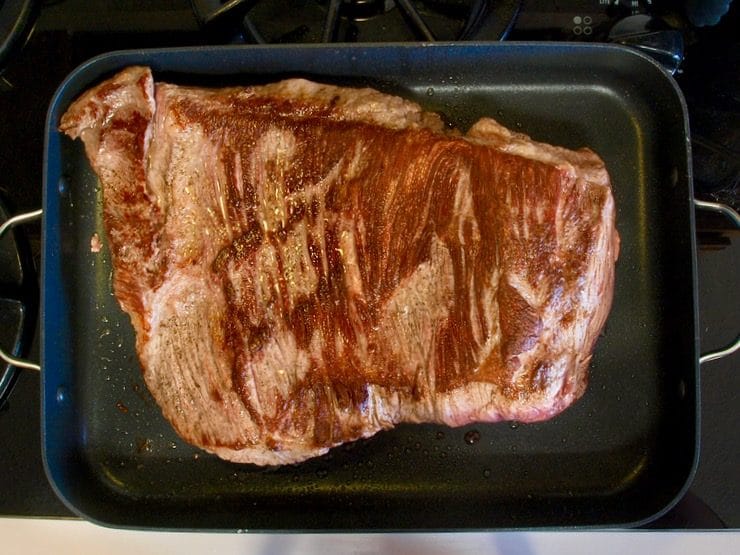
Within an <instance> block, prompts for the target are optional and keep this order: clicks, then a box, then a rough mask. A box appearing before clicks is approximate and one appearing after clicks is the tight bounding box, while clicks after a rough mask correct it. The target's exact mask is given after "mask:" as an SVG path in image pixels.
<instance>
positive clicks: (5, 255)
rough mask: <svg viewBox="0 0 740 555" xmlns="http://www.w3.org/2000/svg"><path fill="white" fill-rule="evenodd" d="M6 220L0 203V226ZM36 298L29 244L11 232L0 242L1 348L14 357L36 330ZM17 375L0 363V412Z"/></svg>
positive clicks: (29, 340)
mask: <svg viewBox="0 0 740 555" xmlns="http://www.w3.org/2000/svg"><path fill="white" fill-rule="evenodd" d="M8 218H9V214H8V211H7V210H6V208H5V206H4V205H3V204H2V202H0V224H1V223H4V222H5V221H7V220H8ZM38 295H39V293H38V284H37V283H36V272H35V271H34V267H33V260H32V257H31V251H30V249H29V246H28V242H27V241H26V239H25V237H24V236H23V234H22V233H21V232H20V231H19V230H18V229H14V230H10V231H9V232H7V233H6V234H4V235H3V237H2V238H0V346H2V347H3V349H4V350H5V351H6V352H7V353H10V354H12V355H13V356H24V355H25V354H26V353H27V350H28V346H29V345H30V343H31V340H32V338H33V333H34V328H35V326H36V312H37V309H38ZM19 372H20V370H19V369H18V368H15V367H12V366H9V365H6V364H4V363H3V362H2V361H0V409H1V408H3V406H4V405H5V402H6V400H7V397H8V395H10V393H11V391H12V389H13V385H14V384H15V381H16V380H17V378H18V374H19Z"/></svg>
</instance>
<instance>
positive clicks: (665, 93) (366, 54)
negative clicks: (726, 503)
mask: <svg viewBox="0 0 740 555" xmlns="http://www.w3.org/2000/svg"><path fill="white" fill-rule="evenodd" d="M132 64H145V65H149V66H151V67H152V69H153V71H154V74H155V78H156V79H157V80H166V81H170V82H175V83H179V84H192V85H212V86H221V85H243V84H254V83H264V82H268V81H274V80H277V79H280V78H283V77H287V76H304V77H308V78H311V79H315V80H319V81H324V82H330V83H337V84H341V85H354V86H365V85H369V86H373V87H376V88H378V89H380V90H382V91H386V92H389V93H393V94H397V95H400V96H403V97H406V98H410V99H413V100H416V101H418V102H419V103H421V104H422V105H423V106H424V107H425V108H427V109H428V110H436V111H439V112H441V113H443V114H444V117H445V118H447V120H449V121H450V122H451V123H453V124H454V125H455V126H457V127H460V128H462V129H465V128H467V127H469V126H470V125H471V124H472V123H473V122H474V121H476V120H477V119H478V118H480V117H482V116H493V117H494V118H496V119H498V120H499V121H501V122H502V123H504V124H505V125H507V126H508V127H510V128H512V129H514V130H521V131H524V132H526V133H528V134H530V135H531V136H532V137H534V138H535V139H537V140H541V141H547V142H550V143H554V144H560V145H565V146H568V147H572V148H578V147H582V146H589V147H591V148H592V149H594V150H595V151H596V152H598V153H599V154H600V155H601V156H602V157H603V159H604V160H605V161H606V164H607V167H608V169H609V172H610V174H611V177H612V182H613V187H614V196H615V199H616V206H617V211H618V215H617V222H618V224H617V225H618V229H619V233H620V235H621V238H622V249H621V254H620V258H619V261H618V265H617V273H616V291H615V297H614V307H613V310H612V312H611V315H610V317H609V321H608V324H607V327H606V330H605V332H604V334H603V337H601V338H600V340H599V342H598V344H597V348H596V353H595V356H594V359H593V365H592V369H591V380H590V385H589V388H588V391H587V393H586V394H585V396H584V397H583V398H582V399H581V400H580V401H579V402H577V403H576V404H575V405H574V406H573V407H572V408H570V409H568V410H567V411H566V412H565V413H563V414H562V415H561V416H558V417H557V418H555V419H553V420H551V421H548V422H543V423H540V424H534V425H518V424H516V423H500V424H495V425H471V426H467V427H464V428H459V429H449V428H446V427H442V426H434V425H420V426H419V425H416V426H413V425H404V426H400V427H398V428H397V429H396V430H393V431H390V432H386V433H380V434H378V435H377V436H375V437H374V438H371V439H368V440H364V441H359V442H357V443H354V444H350V445H346V446H343V447H339V448H336V449H334V450H332V451H331V452H330V453H329V454H327V455H326V456H323V457H321V458H318V459H315V460H311V461H308V462H305V463H303V464H299V465H292V466H283V467H277V468H260V467H256V466H251V465H236V464H231V463H227V462H224V461H221V460H219V459H217V458H215V457H213V456H210V455H207V454H205V453H202V452H200V451H199V450H197V449H194V448H192V447H189V446H188V445H186V444H185V443H183V442H182V441H181V440H180V439H179V438H178V437H177V436H176V435H175V433H174V432H173V431H172V429H171V428H170V426H169V425H168V424H167V423H166V422H165V420H164V419H163V417H162V416H161V414H160V411H159V409H158V407H157V406H156V404H155V403H154V402H153V400H152V398H151V396H150V395H149V393H148V392H147V390H146V387H145V385H144V383H143V380H142V378H141V374H140V368H139V364H138V361H137V358H136V355H135V351H134V337H133V332H132V328H131V326H130V324H129V323H128V321H127V317H126V316H125V315H124V314H123V313H122V312H121V310H120V309H119V307H118V305H117V302H116V300H115V298H114V297H113V296H112V293H111V265H110V260H109V257H108V252H107V249H105V248H104V249H103V251H102V252H101V253H98V254H95V253H92V252H91V250H90V239H91V236H92V235H93V233H95V232H98V233H100V234H101V236H102V225H101V210H100V206H101V197H100V195H101V192H100V187H99V183H98V180H97V178H96V176H95V174H94V173H93V172H92V170H91V169H90V166H89V164H88V162H87V159H86V157H85V155H84V151H83V147H82V144H81V143H80V142H73V141H71V140H69V139H67V138H66V137H63V136H62V135H61V134H60V133H59V132H58V131H57V129H56V127H57V125H58V122H59V119H60V116H61V115H62V113H64V111H65V110H66V109H67V107H68V106H69V104H70V102H71V101H72V100H73V99H74V98H75V97H76V96H77V95H79V94H80V93H81V92H82V91H84V90H85V89H86V88H87V87H89V86H91V85H93V84H95V83H97V82H99V81H100V80H102V79H104V78H106V77H109V76H110V75H112V74H113V73H114V72H116V71H117V70H120V69H121V68H123V67H125V66H128V65H132ZM688 150H689V143H688V121H687V116H686V107H685V104H684V101H683V98H682V96H681V93H680V91H679V89H678V88H677V86H676V84H675V82H674V81H673V80H672V78H671V77H670V76H669V75H667V74H666V73H665V72H664V71H663V70H662V69H661V68H660V67H659V66H658V65H657V64H655V63H654V62H652V61H651V60H650V59H649V58H646V57H645V56H643V55H641V54H639V53H637V52H635V51H633V50H629V49H626V48H622V47H618V46H605V45H580V44H569V45H563V44H529V43H518V44H455V45H448V44H435V45H431V46H429V45H408V44H404V45H383V46H380V45H370V46H357V45H352V46H350V45H346V46H313V47H306V46H301V47H294V46H282V47H280V46H277V47H275V46H269V47H252V46H246V47H245V46H237V47H218V48H186V49H168V50H136V51H126V52H114V53H110V54H105V55H102V56H100V57H97V58H95V59H93V60H91V61H89V62H87V63H85V64H83V65H82V66H80V67H79V68H78V69H77V70H75V71H74V72H73V73H72V74H71V75H70V76H69V77H68V78H67V80H66V81H65V82H64V83H63V84H62V85H61V87H60V88H59V90H58V92H57V94H56V95H55V97H54V99H53V101H52V104H51V107H50V109H49V115H48V122H47V129H46V155H45V164H46V167H45V175H44V178H45V179H44V200H43V209H44V218H43V241H44V246H43V268H42V289H43V291H42V310H43V312H42V321H43V329H42V364H41V366H42V376H43V382H42V383H43V385H42V396H43V399H42V410H43V414H42V426H43V438H42V441H43V451H44V457H45V464H46V469H47V472H48V476H49V479H50V481H51V483H52V484H53V486H54V488H55V490H56V492H57V493H58V495H59V496H60V497H61V498H62V499H63V500H64V501H65V502H66V503H67V504H68V505H69V507H70V508H72V509H73V510H74V511H76V512H77V513H78V514H80V515H82V516H83V517H85V518H88V519H90V520H93V521H95V522H98V523H101V524H105V525H110V526H117V527H137V528H138V527H142V528H158V529H201V530H429V529H436V530H452V529H468V530H470V529H501V528H507V529H508V528H531V527H613V526H636V525H640V524H644V523H646V522H648V521H649V520H650V519H653V518H655V517H657V516H658V515H660V514H662V513H663V512H665V511H666V510H668V508H670V507H671V506H672V504H673V503H674V502H675V501H676V500H677V499H679V498H680V496H681V495H682V494H683V493H684V492H685V491H686V488H687V487H688V484H689V482H690V480H691V478H692V475H693V473H694V469H695V467H696V463H697V457H698V447H699V446H698V433H697V432H698V421H697V418H698V406H699V398H698V395H699V387H698V386H699V384H698V374H697V370H698V359H699V353H698V334H697V324H696V321H697V301H696V261H695V239H694V216H693V197H692V185H691V168H690V164H689V152H688Z"/></svg>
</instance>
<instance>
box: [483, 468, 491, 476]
mask: <svg viewBox="0 0 740 555" xmlns="http://www.w3.org/2000/svg"><path fill="white" fill-rule="evenodd" d="M483 476H484V477H486V478H488V477H489V476H491V469H490V468H486V469H485V470H484V471H483Z"/></svg>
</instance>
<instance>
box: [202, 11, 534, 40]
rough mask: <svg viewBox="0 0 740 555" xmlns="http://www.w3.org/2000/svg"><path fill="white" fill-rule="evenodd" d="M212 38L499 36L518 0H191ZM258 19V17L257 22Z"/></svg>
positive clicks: (509, 23)
mask: <svg viewBox="0 0 740 555" xmlns="http://www.w3.org/2000/svg"><path fill="white" fill-rule="evenodd" d="M191 4H192V7H193V11H194V12H195V15H196V17H197V19H198V22H199V23H200V25H201V26H202V27H203V28H204V29H206V30H207V31H208V32H209V34H210V38H211V42H215V43H219V42H220V43H238V42H245V43H257V44H276V43H312V42H404V41H419V40H421V41H452V40H501V39H503V38H504V37H505V36H506V35H507V34H508V32H509V30H510V29H511V27H512V25H513V24H514V21H515V20H516V17H517V15H518V13H519V7H520V4H521V0H498V1H495V0H228V1H222V0H191ZM257 22H259V23H257Z"/></svg>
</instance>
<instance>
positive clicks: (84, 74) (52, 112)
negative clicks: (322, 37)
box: [40, 42, 701, 532]
mask: <svg viewBox="0 0 740 555" xmlns="http://www.w3.org/2000/svg"><path fill="white" fill-rule="evenodd" d="M295 48H296V47H295V45H275V46H273V45H237V46H233V45H224V46H217V47H212V46H199V47H175V48H158V49H131V50H118V51H113V52H107V53H104V54H100V55H98V56H96V57H94V58H91V59H89V60H87V61H85V62H83V63H81V64H80V65H78V66H77V67H76V68H75V69H74V70H73V71H72V72H70V73H69V75H68V76H67V77H66V78H65V79H64V81H63V82H62V83H61V84H60V85H59V87H58V88H57V90H56V92H55V93H54V95H53V96H52V100H51V102H50V105H49V109H48V111H47V117H46V133H45V143H44V175H43V181H44V183H43V193H42V194H43V198H42V203H43V206H44V208H45V210H46V209H47V208H48V207H49V202H50V201H51V199H50V196H49V194H48V192H49V191H50V186H52V185H51V183H50V181H51V178H52V176H51V172H50V170H49V168H50V160H49V152H50V145H51V142H52V141H53V140H58V133H56V135H57V137H56V138H55V137H52V135H53V134H55V129H56V118H57V116H58V114H59V113H60V110H61V109H62V107H60V105H59V104H60V102H61V101H62V99H63V98H64V97H65V95H67V89H68V88H69V85H70V83H76V82H77V81H78V80H80V79H81V80H82V81H84V80H85V79H88V80H89V81H88V82H86V83H79V86H81V87H83V88H84V87H85V86H88V85H89V84H90V82H92V80H90V74H91V73H94V72H95V70H96V68H97V66H98V65H99V64H101V63H103V62H110V61H117V60H118V61H120V62H121V63H123V62H124V61H125V60H126V59H127V58H129V57H132V56H134V57H136V56H143V55H157V54H162V53H170V54H185V53H192V52H214V51H216V52H231V51H235V50H236V51H240V50H244V49H249V50H265V51H266V50H278V51H291V50H294V49H295ZM301 48H307V49H310V50H315V51H332V50H358V49H368V50H398V49H399V48H402V49H404V50H418V49H445V50H447V49H449V48H454V49H457V50H462V49H468V48H474V49H477V48H484V49H492V50H499V49H500V50H506V49H508V50H516V49H522V50H523V49H527V48H542V49H548V52H552V50H553V49H557V50H559V51H561V52H564V53H565V52H567V53H569V54H570V53H578V52H586V51H589V52H592V51H595V50H597V51H598V50H601V51H615V52H619V53H620V55H628V56H633V57H636V58H639V59H641V60H642V62H647V63H648V64H649V65H650V66H651V67H652V68H654V69H655V70H656V71H658V72H659V73H660V74H661V76H662V77H663V78H667V79H668V83H669V84H670V86H671V87H672V89H673V92H674V94H675V96H676V97H677V99H678V101H679V103H680V106H681V110H682V114H681V117H682V119H683V125H684V131H685V133H686V136H687V137H688V136H689V119H688V110H687V106H686V101H685V98H684V96H683V93H682V92H681V90H680V88H679V86H678V84H677V83H676V81H675V79H674V78H673V77H672V76H671V75H670V74H669V73H667V72H666V71H665V70H663V68H662V67H661V66H660V65H659V64H658V63H657V62H655V61H654V60H652V59H651V58H649V57H648V56H646V55H644V54H642V53H641V52H638V51H636V50H634V49H631V48H628V47H626V46H622V45H611V44H596V45H591V44H567V45H565V44H563V43H558V42H517V43H484V42H469V43H436V44H428V43H367V44H361V45H354V44H340V45H318V44H315V45H301ZM129 63H130V62H126V64H129ZM118 65H119V67H122V66H121V65H120V64H118ZM194 73H197V72H194ZM98 78H99V75H96V76H94V77H93V79H98ZM63 108H66V106H64V107H63ZM686 156H687V179H686V181H687V185H688V193H689V195H690V197H691V198H693V174H692V167H691V148H690V143H689V142H688V141H687V144H686ZM689 204H690V203H689ZM689 223H690V230H689V231H690V241H691V245H690V248H691V254H692V256H691V262H692V267H691V277H692V280H691V281H692V284H691V285H692V291H693V308H694V312H693V322H692V324H693V336H694V346H693V347H694V352H695V355H696V356H695V360H694V361H693V363H694V366H693V370H694V377H695V379H694V384H695V386H694V390H695V391H694V395H695V397H694V398H695V402H694V411H693V412H694V413H695V422H696V427H695V433H694V438H693V439H694V454H693V462H692V464H691V469H690V472H689V473H688V475H687V477H686V479H685V481H684V483H683V485H682V486H681V488H679V490H678V492H677V493H676V494H675V496H674V497H673V499H672V501H671V502H670V503H668V504H667V505H665V506H664V507H663V508H662V509H661V510H660V511H658V512H656V513H653V514H651V515H648V516H646V517H644V518H641V519H638V520H634V521H628V522H614V523H609V524H606V525H605V524H596V525H589V524H585V525H576V526H573V525H564V526H554V527H549V526H545V527H539V526H535V527H526V526H525V527H513V528H498V527H495V528H463V529H465V530H470V531H474V530H491V529H495V530H548V529H551V530H555V529H608V528H619V527H639V526H644V525H646V524H648V523H649V522H652V521H653V520H655V519H657V518H660V516H662V515H664V514H665V513H667V512H668V511H669V510H670V509H671V508H673V507H674V506H675V505H676V504H677V503H678V501H679V500H680V499H681V498H682V497H683V496H684V495H685V494H686V492H687V491H688V489H689V488H690V485H691V482H692V481H693V479H694V476H695V473H696V470H697V467H698V462H699V452H700V425H701V422H700V406H701V404H700V389H701V388H700V372H699V364H698V356H699V355H698V353H699V332H698V298H697V297H698V296H697V285H698V273H697V260H696V230H695V218H694V213H693V210H690V214H689ZM48 231H49V230H48V227H47V221H46V216H44V218H43V220H42V241H43V244H44V255H43V256H42V262H41V281H42V293H41V295H42V298H41V303H40V304H41V312H40V314H41V318H42V320H41V321H42V322H43V323H44V325H42V326H41V357H42V368H43V367H45V363H46V362H47V361H46V355H47V339H48V337H47V333H46V325H45V322H46V317H45V316H46V310H47V298H46V297H47V295H46V288H47V263H48V261H47V255H48V250H47V249H48V246H47V245H48V239H49V236H48V235H49V234H48ZM46 378H47V374H46V372H42V387H41V425H42V432H41V441H42V456H43V463H44V469H45V471H46V474H47V477H48V479H49V482H50V483H51V485H52V488H53V490H54V492H55V493H56V495H57V496H58V497H59V498H60V499H61V500H62V501H63V502H64V503H65V505H67V506H68V507H69V508H70V509H71V510H72V511H73V512H75V513H76V514H79V515H80V516H82V517H84V518H86V519H88V520H91V521H93V522H96V523H97V524H101V525H104V526H114V527H116V528H136V527H137V526H125V525H120V524H115V523H109V522H106V521H104V520H102V519H99V518H97V517H95V516H94V515H90V514H86V513H85V512H84V511H82V510H81V509H79V508H78V507H77V506H75V504H74V503H73V502H72V501H71V500H70V499H69V498H68V497H67V495H66V494H65V492H64V491H63V488H62V487H61V486H60V485H59V483H58V482H57V479H58V478H57V477H56V476H55V474H54V469H53V465H52V464H51V462H50V453H49V452H48V445H47V443H48V442H47V432H48V429H47V426H48V421H47V416H48V415H47V409H48V406H49V405H47V403H49V404H50V403H53V402H54V396H53V395H52V394H51V393H52V392H51V391H49V390H47V385H48V384H47V383H46V381H47V380H46ZM156 529H162V530H169V529H170V528H156ZM459 529H461V528H450V530H459ZM173 530H181V531H184V530H185V529H184V528H173ZM209 530H216V529H209ZM226 530H232V529H231V528H225V529H224V531H226ZM275 530H280V531H285V530H282V529H280V528H277V529H275ZM359 530H360V529H358V531H359ZM260 531H267V530H262V529H260ZM311 531H318V530H311ZM324 531H326V532H332V531H337V530H336V529H332V528H328V529H326V530H324ZM367 531H373V532H374V531H378V532H381V531H404V532H414V531H428V529H425V528H420V529H405V528H402V529H393V528H388V529H383V530H381V529H368V530H367Z"/></svg>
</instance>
